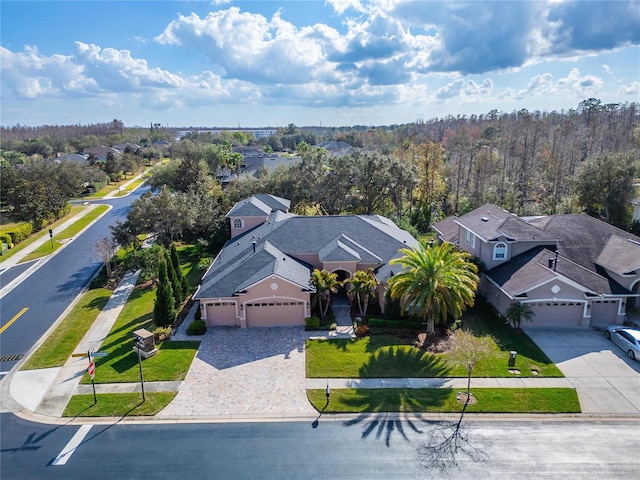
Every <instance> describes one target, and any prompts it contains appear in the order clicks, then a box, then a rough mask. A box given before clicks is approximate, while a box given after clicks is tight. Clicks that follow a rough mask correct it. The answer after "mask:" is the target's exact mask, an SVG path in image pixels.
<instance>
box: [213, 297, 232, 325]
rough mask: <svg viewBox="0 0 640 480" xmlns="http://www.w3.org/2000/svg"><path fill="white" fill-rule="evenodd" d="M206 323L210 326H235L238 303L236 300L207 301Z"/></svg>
mask: <svg viewBox="0 0 640 480" xmlns="http://www.w3.org/2000/svg"><path fill="white" fill-rule="evenodd" d="M206 323H207V326H209V327H222V326H225V327H235V326H236V304H235V303H234V302H213V303H207V320H206Z"/></svg>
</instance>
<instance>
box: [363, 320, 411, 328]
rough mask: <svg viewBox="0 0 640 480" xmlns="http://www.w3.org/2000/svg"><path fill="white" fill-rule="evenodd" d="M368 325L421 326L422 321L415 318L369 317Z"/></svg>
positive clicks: (388, 326) (391, 326) (392, 326)
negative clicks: (390, 318)
mask: <svg viewBox="0 0 640 480" xmlns="http://www.w3.org/2000/svg"><path fill="white" fill-rule="evenodd" d="M368 323H369V326H370V327H379V328H421V327H422V322H417V321H415V320H389V319H386V318H370V319H369V322H368Z"/></svg>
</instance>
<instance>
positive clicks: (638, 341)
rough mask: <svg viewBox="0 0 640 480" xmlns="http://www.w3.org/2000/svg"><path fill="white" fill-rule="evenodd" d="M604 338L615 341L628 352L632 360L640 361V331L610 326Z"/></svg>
mask: <svg viewBox="0 0 640 480" xmlns="http://www.w3.org/2000/svg"><path fill="white" fill-rule="evenodd" d="M604 336H605V337H607V338H608V339H610V340H613V343H615V344H616V345H618V346H619V347H620V348H621V349H623V350H624V351H625V352H627V355H628V357H629V358H630V359H632V360H634V359H637V360H640V330H635V329H633V328H628V327H622V326H620V325H609V326H608V327H607V329H606V330H605V332H604Z"/></svg>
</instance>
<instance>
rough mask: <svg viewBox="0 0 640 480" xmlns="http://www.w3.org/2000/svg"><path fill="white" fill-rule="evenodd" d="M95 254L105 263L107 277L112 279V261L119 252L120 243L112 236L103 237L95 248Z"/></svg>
mask: <svg viewBox="0 0 640 480" xmlns="http://www.w3.org/2000/svg"><path fill="white" fill-rule="evenodd" d="M94 250H95V252H96V253H97V254H98V256H99V257H100V260H102V261H103V263H104V266H105V268H106V269H107V276H108V277H111V274H112V271H111V259H112V258H113V256H114V255H115V254H116V251H117V250H118V243H117V242H116V241H115V239H114V238H113V237H112V236H107V237H103V238H101V239H100V240H98V241H97V242H96V244H95V246H94Z"/></svg>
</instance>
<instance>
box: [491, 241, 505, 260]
mask: <svg viewBox="0 0 640 480" xmlns="http://www.w3.org/2000/svg"><path fill="white" fill-rule="evenodd" d="M506 258H507V244H506V243H504V242H498V243H496V244H495V245H494V246H493V259H494V260H506Z"/></svg>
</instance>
